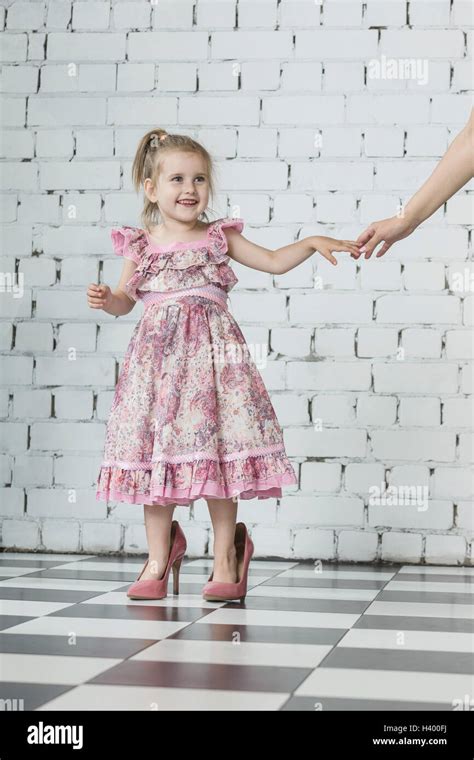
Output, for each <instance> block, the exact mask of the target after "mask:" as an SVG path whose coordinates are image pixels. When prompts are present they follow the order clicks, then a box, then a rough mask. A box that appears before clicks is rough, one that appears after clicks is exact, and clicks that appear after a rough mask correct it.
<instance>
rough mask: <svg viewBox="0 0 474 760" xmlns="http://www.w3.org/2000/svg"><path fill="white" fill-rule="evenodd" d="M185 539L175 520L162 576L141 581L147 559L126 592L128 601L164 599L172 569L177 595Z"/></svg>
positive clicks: (174, 589)
mask: <svg viewBox="0 0 474 760" xmlns="http://www.w3.org/2000/svg"><path fill="white" fill-rule="evenodd" d="M186 546H187V543H186V537H185V535H184V533H183V531H182V529H181V527H180V525H179V523H178V521H177V520H173V522H172V523H171V533H170V553H169V557H168V564H167V565H166V570H165V572H164V574H163V576H162V577H161V578H159V579H156V580H155V579H154V578H150V579H149V580H145V581H141V580H140V578H141V577H142V575H143V573H144V571H145V568H146V566H147V565H148V562H149V559H147V561H146V562H145V564H144V565H143V568H142V571H141V573H140V575H139V576H138V578H137V580H136V581H135V583H132V585H131V586H130V588H129V589H128V591H127V596H128V597H129V599H164V597H165V596H166V595H167V592H168V576H169V574H170V570H171V568H173V594H179V570H180V567H181V561H182V559H183V557H184V555H185V553H186Z"/></svg>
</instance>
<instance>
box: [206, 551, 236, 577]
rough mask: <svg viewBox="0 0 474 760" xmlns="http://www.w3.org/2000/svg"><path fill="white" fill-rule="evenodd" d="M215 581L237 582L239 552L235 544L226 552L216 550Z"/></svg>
mask: <svg viewBox="0 0 474 760" xmlns="http://www.w3.org/2000/svg"><path fill="white" fill-rule="evenodd" d="M212 580H213V581H217V582H219V583H237V582H238V578H237V552H236V550H235V546H233V547H232V548H231V549H227V550H226V551H224V552H220V551H217V552H216V551H215V550H214V568H213V576H212Z"/></svg>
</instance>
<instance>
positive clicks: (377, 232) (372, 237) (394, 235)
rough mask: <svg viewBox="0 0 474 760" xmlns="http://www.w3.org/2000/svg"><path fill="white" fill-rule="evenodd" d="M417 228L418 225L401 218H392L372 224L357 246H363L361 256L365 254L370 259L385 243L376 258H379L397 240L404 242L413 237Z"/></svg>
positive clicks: (358, 240) (364, 232)
mask: <svg viewBox="0 0 474 760" xmlns="http://www.w3.org/2000/svg"><path fill="white" fill-rule="evenodd" d="M415 228H416V224H413V223H412V222H410V221H409V220H408V219H406V218H404V217H399V216H391V217H390V218H389V219H381V220H380V221H379V222H372V223H371V224H369V226H368V227H367V228H366V229H365V230H364V231H363V232H362V233H361V234H360V235H359V237H358V238H357V240H356V243H357V245H359V246H362V247H361V248H360V255H362V254H364V258H366V259H370V257H371V256H372V254H373V252H374V250H375V249H376V247H377V246H378V245H379V243H381V242H382V241H383V246H382V247H381V248H380V250H379V251H377V253H376V254H375V256H376V258H379V257H380V256H383V255H384V254H386V253H387V251H388V250H389V248H390V247H391V246H392V245H393V244H394V243H396V242H397V240H402V239H403V238H405V237H408V235H411V233H412V232H413V230H414V229H415Z"/></svg>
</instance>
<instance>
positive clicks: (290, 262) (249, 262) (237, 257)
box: [224, 227, 360, 274]
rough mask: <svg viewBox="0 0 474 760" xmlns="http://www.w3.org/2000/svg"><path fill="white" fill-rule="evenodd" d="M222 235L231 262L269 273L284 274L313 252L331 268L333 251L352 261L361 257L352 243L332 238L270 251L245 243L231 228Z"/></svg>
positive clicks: (316, 238)
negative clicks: (342, 252) (224, 237)
mask: <svg viewBox="0 0 474 760" xmlns="http://www.w3.org/2000/svg"><path fill="white" fill-rule="evenodd" d="M224 232H225V235H226V238H227V247H228V254H229V256H230V258H231V259H233V260H234V261H238V262H239V264H244V265H245V266H247V267H250V268H251V269H257V270H258V271H259V272H269V273H270V274H285V273H286V272H289V271H290V269H294V268H295V267H297V266H298V264H301V262H303V261H305V260H306V259H309V257H310V256H312V255H313V253H315V252H316V251H318V252H319V253H320V254H321V255H322V256H324V258H325V259H327V260H328V261H330V262H331V264H334V265H337V259H336V258H335V257H334V256H333V255H332V254H333V252H334V251H347V252H349V253H350V254H351V256H352V257H353V258H355V259H357V258H358V257H359V254H360V251H359V248H358V246H357V243H356V242H355V240H336V239H335V238H331V237H324V236H320V235H311V236H310V237H307V238H303V240H298V241H297V242H296V243H291V244H290V245H285V246H283V247H282V248H277V249H276V251H271V250H269V249H268V248H264V247H263V246H261V245H256V243H252V242H251V241H250V240H247V238H244V237H243V235H241V234H240V232H238V231H237V230H236V229H234V228H231V227H230V228H228V229H226V230H224Z"/></svg>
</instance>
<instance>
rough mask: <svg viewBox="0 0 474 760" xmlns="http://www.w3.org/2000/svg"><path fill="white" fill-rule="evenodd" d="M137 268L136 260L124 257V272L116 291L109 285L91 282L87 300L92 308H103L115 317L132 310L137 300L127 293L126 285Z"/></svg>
mask: <svg viewBox="0 0 474 760" xmlns="http://www.w3.org/2000/svg"><path fill="white" fill-rule="evenodd" d="M136 268H137V265H136V263H135V262H134V261H132V260H131V259H125V258H124V262H123V269H122V274H121V276H120V280H119V283H118V285H117V288H116V289H115V290H114V291H112V290H111V289H110V288H109V286H108V285H105V284H104V285H96V284H95V283H91V284H90V285H89V287H88V289H87V300H88V304H89V306H90V307H91V309H102V311H105V312H107V314H112V315H113V316H114V317H120V316H122V315H124V314H128V313H129V312H130V311H132V309H133V307H134V306H135V303H136V302H135V301H134V300H133V298H130V296H129V295H127V293H126V291H125V285H126V283H127V282H128V280H129V279H130V277H131V276H132V274H133V273H134V271H135V269H136Z"/></svg>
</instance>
